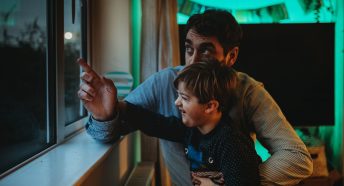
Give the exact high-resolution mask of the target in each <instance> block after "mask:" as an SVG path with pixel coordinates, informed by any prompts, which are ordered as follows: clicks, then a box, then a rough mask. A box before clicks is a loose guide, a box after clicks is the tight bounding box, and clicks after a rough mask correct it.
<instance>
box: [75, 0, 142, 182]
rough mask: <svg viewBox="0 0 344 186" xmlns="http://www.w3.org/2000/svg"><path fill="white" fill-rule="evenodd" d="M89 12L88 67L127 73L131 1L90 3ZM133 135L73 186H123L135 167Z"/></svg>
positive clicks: (115, 147)
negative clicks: (90, 64)
mask: <svg viewBox="0 0 344 186" xmlns="http://www.w3.org/2000/svg"><path fill="white" fill-rule="evenodd" d="M89 2H90V3H91V9H90V11H91V12H90V20H91V24H92V25H91V28H90V32H91V34H90V37H91V38H90V39H91V45H90V46H89V48H90V51H91V54H90V59H91V60H90V61H91V63H92V67H93V68H94V70H95V71H96V72H97V73H99V74H104V73H106V72H109V71H125V72H130V69H131V1H126V0H125V1H123V0H94V1H89ZM136 136H137V133H134V134H131V135H128V136H126V137H125V138H124V139H122V140H121V141H119V142H117V144H115V146H114V148H113V149H112V150H111V151H110V152H109V154H108V156H107V157H106V158H105V159H102V160H99V163H98V164H96V165H94V169H92V170H91V171H90V172H89V175H88V176H86V177H85V178H84V179H82V180H79V181H78V183H77V184H76V185H83V186H88V185H123V184H124V182H125V181H126V179H127V177H128V176H129V174H130V172H131V170H132V169H133V167H134V166H135V163H136V161H137V160H136V159H137V158H136V157H135V154H137V152H136V150H135V143H137V142H135V140H136V138H137V137H136Z"/></svg>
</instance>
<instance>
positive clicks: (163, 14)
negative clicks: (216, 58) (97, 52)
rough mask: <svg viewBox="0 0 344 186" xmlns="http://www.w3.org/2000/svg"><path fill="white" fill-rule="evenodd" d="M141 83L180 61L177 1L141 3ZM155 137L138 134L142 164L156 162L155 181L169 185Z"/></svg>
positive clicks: (164, 0)
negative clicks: (143, 162) (139, 136)
mask: <svg viewBox="0 0 344 186" xmlns="http://www.w3.org/2000/svg"><path fill="white" fill-rule="evenodd" d="M141 3H142V35H141V63H140V66H141V67H140V69H141V72H140V74H141V75H140V80H141V82H142V81H144V80H145V79H146V78H148V77H149V76H150V75H151V74H153V73H155V72H157V71H158V70H160V69H163V68H166V67H171V66H177V65H179V64H180V60H179V55H180V54H179V33H178V24H177V4H178V3H177V0H142V1H141ZM158 144H159V143H158V140H157V138H152V137H149V136H146V135H144V134H142V133H141V159H142V161H153V162H156V165H157V166H156V169H157V171H156V172H157V175H156V181H157V184H159V183H160V185H167V186H168V185H171V181H170V177H169V174H168V171H167V169H166V168H165V165H164V163H163V161H162V158H161V154H160V151H159V145H158Z"/></svg>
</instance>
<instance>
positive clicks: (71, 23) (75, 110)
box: [64, 0, 86, 125]
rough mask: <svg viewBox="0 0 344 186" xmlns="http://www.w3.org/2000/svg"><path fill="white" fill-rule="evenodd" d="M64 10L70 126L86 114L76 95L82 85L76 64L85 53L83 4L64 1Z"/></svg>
mask: <svg viewBox="0 0 344 186" xmlns="http://www.w3.org/2000/svg"><path fill="white" fill-rule="evenodd" d="M73 9H74V10H73ZM64 10H65V14H64V85H65V86H64V87H65V95H64V103H65V112H64V113H65V125H70V124H72V123H73V122H75V121H77V120H79V119H80V118H81V117H82V116H85V113H86V112H85V109H84V108H83V107H82V104H81V102H80V100H79V99H78V97H77V94H76V93H77V91H78V89H79V84H80V67H79V65H78V64H76V63H75V62H76V60H77V59H78V58H79V57H80V56H82V54H83V52H84V51H82V48H81V46H82V42H81V41H82V37H83V35H82V33H81V27H82V22H81V21H82V20H81V2H80V1H78V0H76V1H71V0H64ZM84 57H85V56H84Z"/></svg>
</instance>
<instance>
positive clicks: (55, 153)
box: [0, 131, 117, 186]
mask: <svg viewBox="0 0 344 186" xmlns="http://www.w3.org/2000/svg"><path fill="white" fill-rule="evenodd" d="M116 144H117V143H116ZM113 147H114V144H103V143H99V142H97V141H96V140H94V139H92V138H91V137H90V136H89V135H88V134H87V133H86V132H85V131H82V132H80V133H79V134H77V135H76V136H74V137H72V138H71V139H69V140H67V141H66V142H64V143H62V144H60V145H58V146H56V147H55V148H53V149H52V150H50V151H49V152H47V153H45V154H44V155H42V156H40V157H38V158H37V159H35V160H33V161H32V162H30V163H28V164H27V165H25V166H23V167H21V168H19V169H18V170H16V171H14V172H13V173H11V174H9V175H8V176H6V177H4V178H3V179H1V180H0V185H49V186H57V185H73V184H75V183H77V182H78V181H79V180H82V179H84V178H85V177H86V176H87V175H88V173H89V172H91V171H92V169H94V168H95V167H96V165H97V164H98V163H100V162H101V161H102V160H103V159H104V158H106V157H107V155H108V153H109V152H110V151H111V149H112V148H113Z"/></svg>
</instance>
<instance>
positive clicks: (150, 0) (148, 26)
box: [141, 0, 180, 81]
mask: <svg viewBox="0 0 344 186" xmlns="http://www.w3.org/2000/svg"><path fill="white" fill-rule="evenodd" d="M177 4H178V3H177V0H142V35H141V39H142V40H141V81H144V80H145V79H146V78H147V77H148V76H149V75H151V74H153V73H154V72H157V71H158V70H160V69H163V68H166V67H170V66H177V65H179V64H180V61H179V55H180V54H179V33H178V24H177V16H176V15H177Z"/></svg>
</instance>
